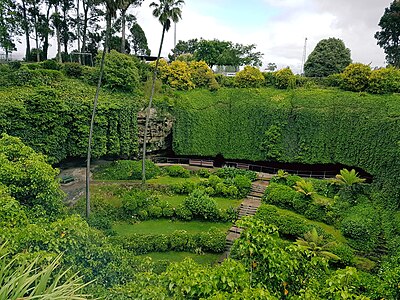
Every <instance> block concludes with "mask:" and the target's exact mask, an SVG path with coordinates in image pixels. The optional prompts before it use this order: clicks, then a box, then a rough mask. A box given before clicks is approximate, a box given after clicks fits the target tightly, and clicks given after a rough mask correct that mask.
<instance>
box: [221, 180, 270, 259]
mask: <svg viewBox="0 0 400 300" xmlns="http://www.w3.org/2000/svg"><path fill="white" fill-rule="evenodd" d="M271 176H272V175H269V174H264V173H263V174H259V176H258V178H259V179H258V180H257V181H255V182H253V183H252V184H251V190H250V193H249V194H248V195H247V197H246V198H245V199H244V200H243V202H242V203H241V204H240V206H239V214H238V219H241V218H242V217H245V216H254V215H255V214H256V211H257V209H258V207H260V205H261V198H262V196H263V195H264V192H265V189H266V188H267V186H268V184H269V179H271ZM242 231H243V229H242V228H239V227H237V226H236V225H233V226H232V227H231V228H230V229H229V231H228V235H227V236H226V245H225V252H224V254H222V256H221V257H220V259H219V262H222V261H223V260H225V259H226V258H228V257H229V254H230V252H231V247H232V245H233V242H234V241H235V240H236V239H238V238H239V237H240V233H241V232H242Z"/></svg>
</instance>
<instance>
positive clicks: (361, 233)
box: [340, 204, 381, 252]
mask: <svg viewBox="0 0 400 300" xmlns="http://www.w3.org/2000/svg"><path fill="white" fill-rule="evenodd" d="M379 223H380V220H379V215H378V212H377V211H376V210H375V209H374V207H373V206H372V205H370V204H360V205H357V206H354V207H352V208H351V209H350V210H349V212H348V213H347V215H346V216H345V217H344V219H343V220H342V222H341V226H340V229H341V231H342V233H343V235H344V236H346V237H348V238H349V243H350V246H352V247H353V248H355V249H357V250H360V251H362V252H370V251H372V250H374V249H375V247H376V246H377V244H378V236H379V234H380V232H381V226H379Z"/></svg>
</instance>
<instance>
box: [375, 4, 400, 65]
mask: <svg viewBox="0 0 400 300" xmlns="http://www.w3.org/2000/svg"><path fill="white" fill-rule="evenodd" d="M378 25H379V27H381V30H380V31H378V32H376V33H375V38H376V39H377V40H378V42H377V44H378V45H379V46H380V47H381V48H383V50H384V51H385V54H386V61H387V62H388V63H389V64H390V65H393V66H395V67H400V2H399V1H393V3H392V4H390V6H389V7H387V8H386V9H385V13H384V14H383V16H382V18H381V20H380V21H379V24H378Z"/></svg>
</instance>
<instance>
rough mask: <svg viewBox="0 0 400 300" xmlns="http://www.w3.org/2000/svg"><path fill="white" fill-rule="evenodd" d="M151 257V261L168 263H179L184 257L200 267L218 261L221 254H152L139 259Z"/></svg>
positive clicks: (171, 252)
mask: <svg viewBox="0 0 400 300" xmlns="http://www.w3.org/2000/svg"><path fill="white" fill-rule="evenodd" d="M147 256H149V257H151V258H152V259H153V261H158V260H168V261H170V262H180V261H182V260H184V259H185V258H186V257H190V258H192V259H193V260H194V261H195V262H197V263H198V264H202V265H212V264H214V263H216V262H217V261H218V258H219V257H220V256H221V254H215V253H204V254H195V253H191V252H173V251H170V252H152V253H147V254H143V255H140V257H147Z"/></svg>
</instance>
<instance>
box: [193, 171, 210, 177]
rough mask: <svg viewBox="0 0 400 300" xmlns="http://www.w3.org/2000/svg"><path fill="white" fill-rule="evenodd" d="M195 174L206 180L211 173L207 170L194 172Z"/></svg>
mask: <svg viewBox="0 0 400 300" xmlns="http://www.w3.org/2000/svg"><path fill="white" fill-rule="evenodd" d="M196 174H197V175H198V176H200V177H202V178H208V177H209V176H210V174H211V172H210V170H209V169H199V170H197V171H196Z"/></svg>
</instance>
